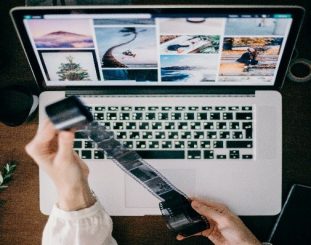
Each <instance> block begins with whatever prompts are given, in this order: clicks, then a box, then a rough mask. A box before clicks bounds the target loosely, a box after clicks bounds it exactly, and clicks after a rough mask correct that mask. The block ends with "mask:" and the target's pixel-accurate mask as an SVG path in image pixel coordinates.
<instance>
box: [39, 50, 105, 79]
mask: <svg viewBox="0 0 311 245" xmlns="http://www.w3.org/2000/svg"><path fill="white" fill-rule="evenodd" d="M39 55H40V58H41V61H42V64H43V66H44V70H45V73H46V77H47V79H48V80H50V81H98V80H99V76H98V72H97V69H96V67H97V65H96V63H95V62H94V61H95V53H94V51H92V50H91V51H85V50H83V51H82V50H80V51H63V50H62V51H61V52H60V51H50V50H49V51H48V50H46V51H40V52H39Z"/></svg>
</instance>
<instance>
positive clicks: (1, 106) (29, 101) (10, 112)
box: [0, 86, 39, 127]
mask: <svg viewBox="0 0 311 245" xmlns="http://www.w3.org/2000/svg"><path fill="white" fill-rule="evenodd" d="M38 104H39V99H38V97H37V96H36V95H33V94H32V93H31V91H30V90H29V89H27V88H24V87H20V86H11V87H5V88H0V122H2V123H4V124H5V125H7V126H11V127H15V126H19V125H21V124H22V123H24V122H26V121H27V120H28V119H29V118H31V117H32V115H34V112H35V111H36V109H37V107H38Z"/></svg>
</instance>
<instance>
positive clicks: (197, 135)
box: [193, 131, 204, 139]
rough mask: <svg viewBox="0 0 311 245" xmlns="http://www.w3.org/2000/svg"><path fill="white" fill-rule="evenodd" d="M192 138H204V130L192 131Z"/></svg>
mask: <svg viewBox="0 0 311 245" xmlns="http://www.w3.org/2000/svg"><path fill="white" fill-rule="evenodd" d="M193 138H194V139H204V132H203V131H194V133H193Z"/></svg>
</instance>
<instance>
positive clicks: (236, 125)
mask: <svg viewBox="0 0 311 245" xmlns="http://www.w3.org/2000/svg"><path fill="white" fill-rule="evenodd" d="M229 128H230V129H240V123H239V122H230V124H229Z"/></svg>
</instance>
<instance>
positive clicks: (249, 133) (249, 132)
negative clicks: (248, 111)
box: [242, 122, 253, 139]
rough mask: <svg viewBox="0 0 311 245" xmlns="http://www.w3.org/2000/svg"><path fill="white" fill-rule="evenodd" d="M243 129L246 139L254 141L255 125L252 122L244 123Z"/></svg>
mask: <svg viewBox="0 0 311 245" xmlns="http://www.w3.org/2000/svg"><path fill="white" fill-rule="evenodd" d="M242 128H243V129H245V138H246V139H252V138H253V124H252V122H244V123H243V124H242Z"/></svg>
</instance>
